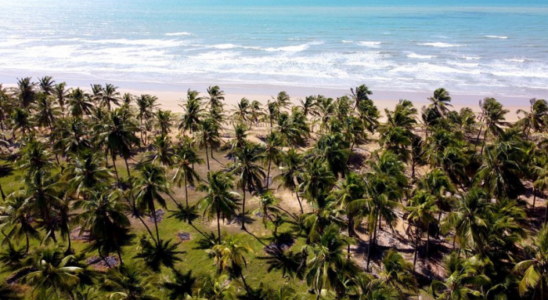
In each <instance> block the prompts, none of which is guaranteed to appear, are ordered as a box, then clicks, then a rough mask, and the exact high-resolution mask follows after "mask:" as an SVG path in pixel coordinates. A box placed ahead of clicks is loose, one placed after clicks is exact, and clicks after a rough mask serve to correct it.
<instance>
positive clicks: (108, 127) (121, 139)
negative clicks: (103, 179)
mask: <svg viewBox="0 0 548 300" xmlns="http://www.w3.org/2000/svg"><path fill="white" fill-rule="evenodd" d="M137 130H138V128H137V126H136V124H135V123H134V122H133V120H131V119H126V118H124V115H123V111H122V110H121V109H115V110H113V111H111V112H110V116H109V118H108V119H107V120H106V121H105V122H104V123H99V124H97V125H96V132H98V133H99V135H98V140H99V141H101V142H103V143H104V144H105V146H106V149H107V150H108V151H109V153H110V155H111V158H112V165H113V167H114V174H116V178H117V180H118V183H119V182H120V178H119V176H118V170H117V168H116V156H117V155H120V156H121V157H122V158H123V159H124V162H125V164H126V171H127V174H128V177H131V173H130V171H129V164H128V162H127V160H128V159H129V158H130V157H131V155H132V153H131V150H132V148H133V147H134V146H137V145H139V142H140V141H139V138H138V137H137V136H136V135H135V133H136V132H137Z"/></svg>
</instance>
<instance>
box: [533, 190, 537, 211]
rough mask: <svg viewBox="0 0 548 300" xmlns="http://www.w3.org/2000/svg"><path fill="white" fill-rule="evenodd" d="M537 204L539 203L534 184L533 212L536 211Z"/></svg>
mask: <svg viewBox="0 0 548 300" xmlns="http://www.w3.org/2000/svg"><path fill="white" fill-rule="evenodd" d="M536 202H537V193H536V189H535V185H534V184H533V212H534V211H535V204H536Z"/></svg>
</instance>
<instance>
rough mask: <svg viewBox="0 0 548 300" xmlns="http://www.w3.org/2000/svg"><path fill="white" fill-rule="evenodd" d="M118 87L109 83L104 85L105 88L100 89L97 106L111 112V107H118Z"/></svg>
mask: <svg viewBox="0 0 548 300" xmlns="http://www.w3.org/2000/svg"><path fill="white" fill-rule="evenodd" d="M117 89H118V87H117V86H114V85H112V84H110V83H107V84H105V87H104V88H102V89H101V92H100V94H99V98H98V100H99V104H100V105H101V106H104V107H106V108H107V110H108V111H111V108H112V105H113V104H114V105H116V106H120V92H118V91H117Z"/></svg>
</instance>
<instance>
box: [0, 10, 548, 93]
mask: <svg viewBox="0 0 548 300" xmlns="http://www.w3.org/2000/svg"><path fill="white" fill-rule="evenodd" d="M1 2H2V3H1V7H2V11H3V13H2V18H0V73H2V74H4V75H6V74H8V75H10V76H13V77H14V78H15V77H21V76H25V75H27V74H31V75H40V74H41V75H45V74H63V79H65V80H66V78H67V77H69V78H79V79H89V80H91V81H99V80H100V81H104V80H114V81H136V82H161V83H175V84H177V83H181V84H183V83H184V84H188V83H216V84H217V83H218V84H223V83H226V84H238V83H242V82H245V83H257V84H273V85H282V86H283V85H286V86H287V85H290V86H307V87H324V88H328V87H339V88H340V87H349V86H355V85H356V84H359V83H367V84H368V85H369V86H370V87H371V88H372V89H374V90H383V91H387V90H390V91H395V92H398V91H417V92H422V91H431V90H433V89H435V88H437V87H440V86H444V87H446V88H448V89H449V90H450V91H452V92H457V93H469V94H475V93H482V94H484V93H485V94H488V93H496V94H503V95H514V96H527V97H533V96H540V97H542V96H543V95H546V88H547V86H548V33H547V32H546V29H547V28H548V3H547V2H548V1H536V0H535V1H519V0H514V1H510V0H499V1H495V0H492V1H488V0H476V1H471V0H461V1H435V0H422V1H421V0H419V1H404V0H388V1H350V0H337V1H326V0H315V1H305V0H295V1H286V0H282V1H261V0H255V1H251V0H245V1H227V0H225V1H214V0H202V1H198V0H196V1H188V0H157V1H148V0H117V1H108V0H95V1H83V0H70V1H69V0H57V1H42V0H27V1H21V0H2V1H1ZM409 2H413V4H414V5H413V6H410V5H409V4H408V3H409Z"/></svg>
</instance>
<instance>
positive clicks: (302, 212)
mask: <svg viewBox="0 0 548 300" xmlns="http://www.w3.org/2000/svg"><path fill="white" fill-rule="evenodd" d="M295 195H296V196H297V201H298V202H299V207H300V208H301V215H302V214H304V210H303V204H302V202H301V197H299V191H295Z"/></svg>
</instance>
